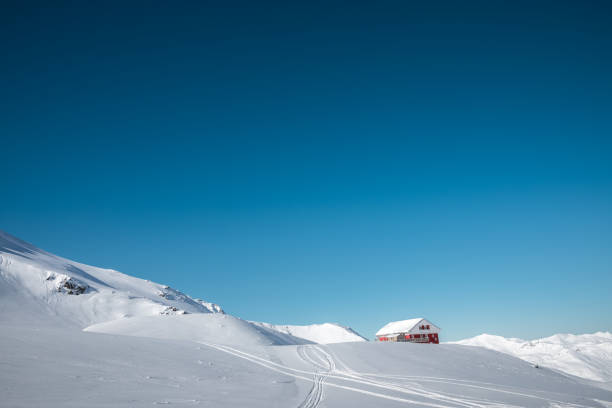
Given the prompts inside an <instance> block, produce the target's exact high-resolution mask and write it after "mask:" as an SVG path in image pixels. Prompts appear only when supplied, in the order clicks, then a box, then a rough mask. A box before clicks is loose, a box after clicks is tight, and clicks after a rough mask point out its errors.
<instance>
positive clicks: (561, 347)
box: [454, 332, 612, 382]
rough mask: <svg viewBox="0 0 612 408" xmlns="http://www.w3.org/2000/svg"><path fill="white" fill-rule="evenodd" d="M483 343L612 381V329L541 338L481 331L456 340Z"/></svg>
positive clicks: (567, 370)
mask: <svg viewBox="0 0 612 408" xmlns="http://www.w3.org/2000/svg"><path fill="white" fill-rule="evenodd" d="M454 343H455V344H462V345H468V346H479V347H484V348H488V349H491V350H496V351H499V352H502V353H506V354H510V355H512V356H515V357H518V358H521V359H523V360H525V361H528V362H530V363H533V364H537V365H539V366H541V367H547V368H552V369H555V370H559V371H562V372H565V373H568V374H572V375H575V376H578V377H583V378H587V379H590V380H595V381H605V382H612V333H609V332H597V333H593V334H580V335H574V334H555V335H554V336H550V337H546V338H543V339H537V340H522V339H517V338H505V337H502V336H494V335H490V334H481V335H480V336H476V337H473V338H470V339H465V340H460V341H457V342H454Z"/></svg>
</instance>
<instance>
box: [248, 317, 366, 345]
mask: <svg viewBox="0 0 612 408" xmlns="http://www.w3.org/2000/svg"><path fill="white" fill-rule="evenodd" d="M251 323H253V324H255V325H257V326H260V327H263V328H268V329H272V330H275V331H277V332H281V333H285V334H288V335H291V336H295V337H300V338H302V339H306V340H309V341H311V342H313V343H318V344H332V343H344V342H351V341H368V340H367V339H366V338H365V337H363V336H361V335H360V334H359V333H357V332H355V331H354V330H353V329H351V328H350V327H344V326H340V325H339V324H336V323H323V324H311V325H305V326H296V325H280V324H270V323H261V322H251Z"/></svg>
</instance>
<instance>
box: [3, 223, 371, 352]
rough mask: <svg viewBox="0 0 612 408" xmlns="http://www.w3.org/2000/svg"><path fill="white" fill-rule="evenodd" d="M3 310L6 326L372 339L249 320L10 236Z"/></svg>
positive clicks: (233, 338) (183, 335)
mask: <svg viewBox="0 0 612 408" xmlns="http://www.w3.org/2000/svg"><path fill="white" fill-rule="evenodd" d="M0 308H1V309H0V310H2V313H1V314H0V322H1V321H10V322H12V323H21V324H26V325H27V324H29V323H31V322H36V323H37V324H47V323H51V322H52V324H53V325H60V326H64V325H70V326H75V327H77V328H80V329H85V330H86V331H90V332H104V333H112V334H124V335H134V336H145V337H155V338H172V339H177V340H181V339H182V340H207V341H211V342H221V343H226V344H234V343H236V342H239V343H241V344H245V343H249V344H260V345H265V344H274V345H286V344H306V343H313V342H321V343H335V342H339V341H364V340H365V339H364V338H363V337H361V336H359V335H358V334H357V333H355V332H354V331H353V330H351V329H349V328H345V327H342V326H339V325H335V324H329V323H325V324H322V325H312V326H274V325H270V324H266V323H257V322H247V321H245V320H242V319H239V318H237V317H234V316H229V315H226V314H225V313H224V311H223V309H222V308H221V307H220V306H219V305H217V304H215V303H212V302H207V301H204V300H201V299H194V298H192V297H190V296H188V295H186V294H184V293H182V292H180V291H178V290H176V289H173V288H171V287H169V286H167V285H162V284H159V283H155V282H151V281H148V280H144V279H139V278H135V277H132V276H129V275H126V274H123V273H121V272H118V271H115V270H112V269H103V268H97V267H93V266H89V265H85V264H81V263H78V262H74V261H71V260H69V259H65V258H61V257H59V256H56V255H53V254H50V253H48V252H46V251H43V250H41V249H39V248H36V247H35V246H33V245H31V244H29V243H27V242H24V241H22V240H20V239H18V238H16V237H13V236H11V235H9V234H7V233H6V232H3V231H0ZM300 334H301V336H300Z"/></svg>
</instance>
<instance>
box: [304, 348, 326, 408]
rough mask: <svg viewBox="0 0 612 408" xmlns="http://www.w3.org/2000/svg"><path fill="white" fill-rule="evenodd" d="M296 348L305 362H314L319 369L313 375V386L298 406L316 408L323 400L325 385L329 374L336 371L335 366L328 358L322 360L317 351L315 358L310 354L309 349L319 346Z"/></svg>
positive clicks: (314, 349) (313, 349)
mask: <svg viewBox="0 0 612 408" xmlns="http://www.w3.org/2000/svg"><path fill="white" fill-rule="evenodd" d="M296 350H297V353H298V356H299V357H300V358H301V359H302V360H303V361H304V362H306V363H309V364H312V365H313V366H314V367H315V368H316V369H317V372H315V373H314V376H313V381H312V387H311V388H310V391H309V392H308V394H307V395H306V398H305V399H304V401H302V403H301V404H300V405H298V408H316V407H318V406H319V405H320V404H321V401H322V400H323V385H324V383H325V380H326V379H327V375H328V374H329V373H331V372H333V371H334V366H333V364H332V362H331V361H329V360H327V359H326V361H325V362H322V361H321V358H320V356H319V355H318V354H317V353H315V355H316V357H314V358H313V357H312V356H310V355H308V352H309V351H318V348H316V347H314V346H297V348H296ZM319 352H320V351H319ZM315 359H316V360H319V361H316V360H315Z"/></svg>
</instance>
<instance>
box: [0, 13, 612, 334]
mask: <svg viewBox="0 0 612 408" xmlns="http://www.w3.org/2000/svg"><path fill="white" fill-rule="evenodd" d="M419 3H420V2H414V3H409V2H385V3H381V4H377V5H376V6H374V5H367V4H365V3H363V4H357V3H355V2H347V3H329V2H325V3H322V4H315V3H312V2H308V3H307V4H302V5H287V4H273V3H266V4H257V5H255V4H250V5H249V4H248V3H234V2H231V3H226V4H225V5H220V4H206V3H199V4H198V3H188V2H184V3H182V4H181V5H176V4H170V3H167V2H159V3H146V4H145V3H132V4H131V5H129V6H126V5H125V4H119V3H115V4H104V5H102V4H100V5H99V6H95V5H91V4H88V5H79V4H76V5H75V4H71V5H68V4H66V5H65V6H63V5H61V4H58V5H55V6H53V7H50V6H49V5H48V4H47V5H45V4H41V5H35V4H33V3H29V4H28V5H24V4H15V5H13V6H7V7H6V9H5V12H3V13H2V16H0V19H1V24H0V27H1V28H0V31H1V32H0V34H1V36H0V42H1V45H2V49H3V50H4V56H3V60H4V62H3V64H1V66H0V70H1V71H2V76H1V77H0V87H1V88H2V90H3V91H2V93H1V95H0V104H1V105H0V107H1V108H2V109H1V110H0V119H1V120H0V123H1V125H0V126H1V131H0V138H1V139H0V141H1V145H0V157H1V160H0V172H1V173H0V174H2V185H1V189H2V193H1V195H0V228H2V229H4V230H6V231H7V232H9V233H11V234H14V235H16V236H18V237H20V238H22V239H24V240H26V241H30V242H32V243H34V244H35V245H38V246H40V247H42V248H44V249H46V250H48V251H50V252H54V253H57V254H58V255H62V256H65V257H68V258H71V259H75V260H78V261H81V262H85V263H89V264H92V265H97V266H104V267H112V268H115V269H118V270H121V271H122V272H125V273H128V274H132V275H136V276H139V277H143V278H147V279H151V280H154V281H158V282H160V283H166V284H169V285H171V286H173V287H176V288H178V289H180V290H182V291H185V292H187V293H189V294H191V295H193V296H195V297H201V298H204V299H207V300H211V301H215V302H218V303H219V304H221V305H222V306H223V307H224V308H225V309H226V310H227V311H228V312H229V313H232V314H235V315H237V316H240V317H243V318H245V319H250V320H260V321H268V322H273V323H292V324H309V323H316V322H325V321H332V322H339V323H342V324H344V325H349V326H352V327H353V328H355V329H356V330H358V331H359V332H361V333H362V334H364V335H365V336H368V337H372V336H373V333H374V332H375V331H376V330H377V329H378V328H379V327H380V326H382V325H383V324H385V323H386V322H387V321H390V320H400V319H405V318H411V317H416V316H425V317H427V318H429V319H430V320H431V321H433V322H434V323H436V324H438V325H439V326H441V327H442V328H443V336H442V337H443V340H455V339H459V338H463V337H467V336H472V335H476V334H479V333H482V332H489V333H494V334H500V335H504V336H515V337H525V338H535V337H539V336H545V335H550V334H553V333H557V332H575V333H578V332H592V331H596V330H612V314H610V310H612V297H611V296H610V292H611V290H612V211H611V210H612V164H611V163H612V160H611V157H612V141H611V137H610V136H611V130H612V114H611V113H612V111H611V108H612V98H611V96H610V95H612V76H611V75H610V72H612V28H611V26H610V24H609V21H610V17H612V16H611V14H612V10H611V8H610V6H609V5H607V4H606V3H605V2H588V3H583V2H539V3H537V4H533V2H467V3H461V4H459V3H457V2H449V3H444V2H440V3H436V4H435V5H429V6H427V5H423V4H419Z"/></svg>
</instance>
